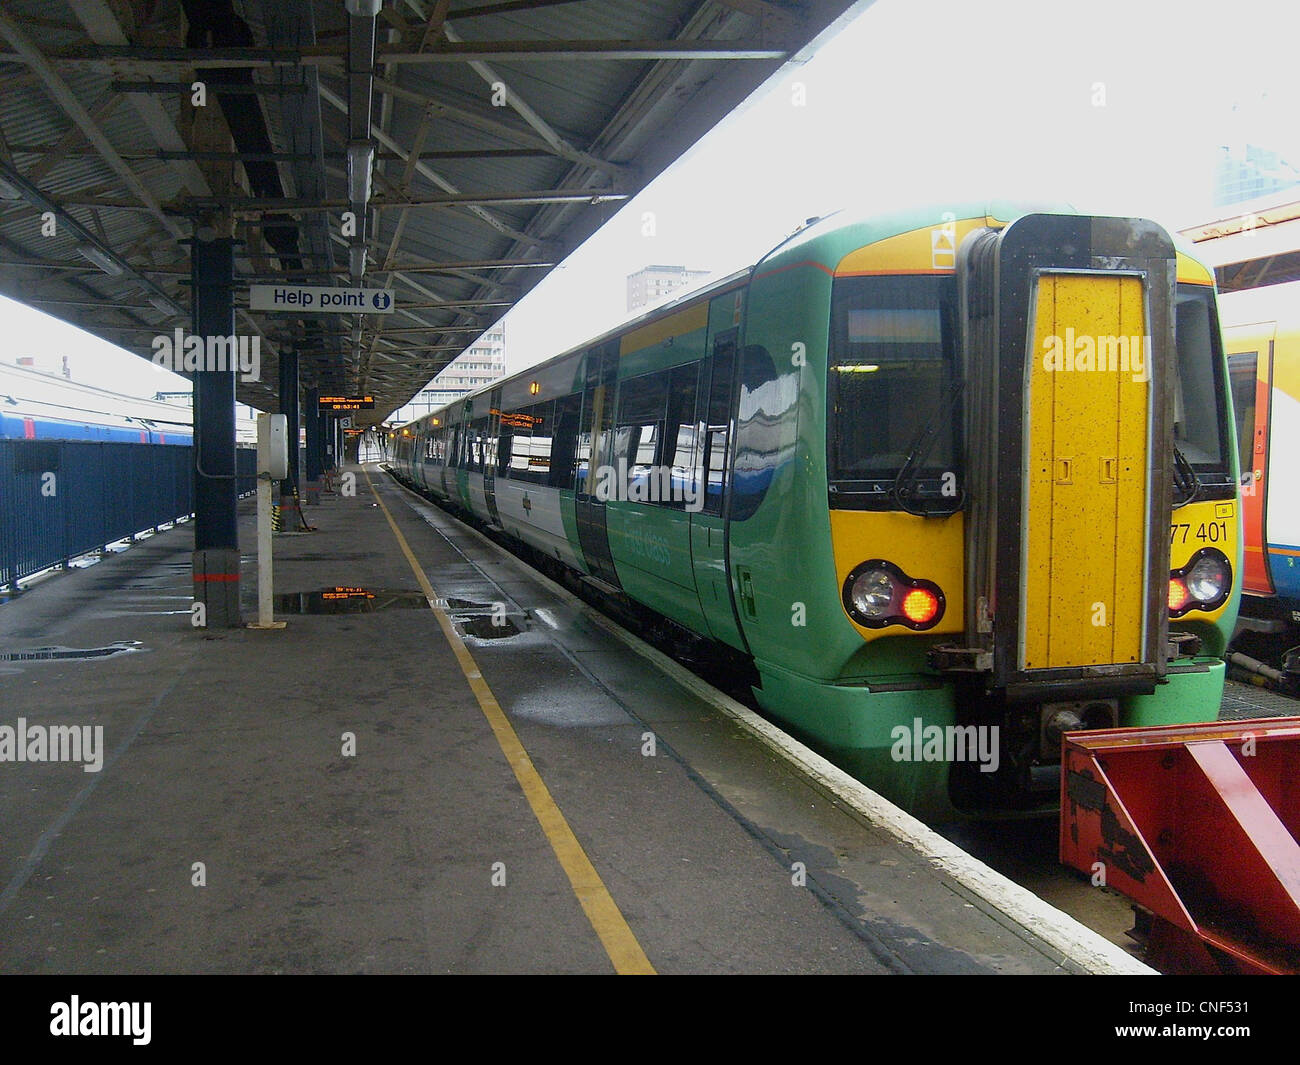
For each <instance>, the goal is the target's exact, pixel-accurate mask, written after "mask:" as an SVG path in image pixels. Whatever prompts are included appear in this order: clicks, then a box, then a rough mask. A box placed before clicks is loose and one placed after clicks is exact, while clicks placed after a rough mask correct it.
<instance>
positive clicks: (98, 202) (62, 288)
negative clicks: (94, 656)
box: [0, 0, 866, 421]
mask: <svg viewBox="0 0 1300 1065" xmlns="http://www.w3.org/2000/svg"><path fill="white" fill-rule="evenodd" d="M854 6H855V5H854V3H853V2H852V0H514V2H497V3H491V2H484V0H383V3H382V4H381V3H380V2H379V0H346V3H345V0H314V2H313V0H243V2H240V0H5V3H4V6H3V8H2V9H0V197H3V198H0V292H3V293H4V294H6V295H9V296H11V297H13V298H14V299H17V300H20V301H22V302H24V303H27V304H30V305H32V306H35V307H38V308H40V309H41V310H45V311H47V312H49V313H51V314H54V315H57V316H58V317H61V318H64V319H67V320H68V321H70V322H73V323H75V324H77V325H79V326H82V327H83V328H85V329H88V330H89V331H90V332H92V333H95V334H97V335H99V336H102V337H104V338H105V339H107V340H110V341H112V342H114V343H116V344H120V345H121V346H122V347H124V348H126V349H127V350H130V351H133V352H136V353H138V354H140V355H143V356H146V357H148V356H149V355H151V354H152V350H153V349H152V339H153V337H155V336H156V335H158V334H160V333H162V334H170V333H171V332H172V331H173V330H174V329H175V328H177V327H181V328H188V327H189V325H190V297H189V285H188V282H189V277H190V258H189V247H188V244H187V241H189V240H190V239H191V238H192V236H193V235H194V234H195V233H196V232H198V233H200V234H201V235H203V236H205V237H211V236H213V235H216V236H233V237H235V238H236V239H237V241H238V242H239V243H238V244H237V249H238V250H237V257H236V263H235V267H236V274H237V284H238V285H239V286H240V287H239V288H238V289H237V292H236V301H235V302H236V307H237V310H236V329H237V330H238V331H239V332H247V333H257V334H260V335H261V337H262V344H261V346H262V352H263V365H262V372H261V380H260V381H259V382H251V383H247V384H245V383H240V384H239V385H238V389H239V398H240V399H241V400H243V401H245V402H248V403H251V404H253V405H254V406H257V407H260V408H262V409H269V410H275V409H277V406H276V400H275V389H276V380H277V358H276V353H277V352H278V351H279V350H280V349H281V347H282V346H283V345H288V344H292V345H294V346H295V347H296V348H297V349H298V351H299V352H300V358H301V369H300V373H301V379H302V381H303V383H304V385H305V386H307V387H311V386H313V385H315V386H319V387H320V388H322V389H323V390H325V391H328V392H341V393H350V394H366V393H369V394H373V395H374V396H375V397H376V400H377V405H376V409H375V410H374V411H373V412H371V413H370V414H369V415H367V416H364V417H363V419H362V420H373V421H379V420H381V419H382V418H383V417H384V416H385V415H386V414H388V413H390V412H391V411H393V410H395V409H396V408H397V407H399V406H401V405H402V404H403V403H405V402H406V401H407V400H408V399H409V398H410V397H411V396H412V395H414V394H415V393H416V392H417V391H418V390H419V389H420V388H421V387H423V386H424V384H425V383H426V382H427V381H429V380H430V379H431V378H432V377H433V376H434V375H435V374H436V373H437V372H438V371H439V370H441V369H442V368H443V367H444V366H445V365H446V364H447V363H448V362H450V361H451V360H452V359H453V358H455V357H456V356H457V355H458V354H459V353H460V352H461V351H463V350H464V349H465V348H466V347H467V346H469V344H470V343H471V342H472V341H473V340H474V339H475V338H476V337H477V336H478V335H479V334H480V333H481V332H482V331H483V330H484V329H486V328H487V327H488V326H489V325H491V324H492V323H494V322H495V321H496V320H497V319H499V318H500V317H501V316H502V315H503V314H504V313H505V312H506V311H507V310H508V309H509V307H510V306H511V305H512V304H514V303H515V302H517V301H518V300H519V299H520V297H521V296H522V295H523V294H524V293H525V292H527V291H528V290H529V289H530V288H532V287H533V285H535V284H536V283H537V282H538V281H540V280H541V279H542V277H544V276H545V274H546V273H547V271H548V270H549V269H550V268H551V267H552V266H553V265H554V264H555V263H557V262H558V261H559V260H561V259H562V258H563V257H564V256H565V255H566V254H567V253H568V252H570V251H572V250H573V249H574V248H575V247H576V246H577V245H578V244H579V243H581V241H582V240H584V239H585V238H586V237H587V236H589V235H590V234H591V233H592V232H593V231H594V230H595V229H596V228H597V227H598V226H599V225H600V224H601V223H603V222H604V221H605V220H606V219H608V217H609V216H610V215H611V214H612V213H613V212H614V211H615V210H617V209H618V207H619V206H620V205H621V204H622V203H623V202H625V201H626V199H628V198H629V197H630V196H632V195H633V194H635V193H636V192H637V191H638V190H640V189H641V188H642V187H643V186H644V185H645V184H647V183H648V182H649V181H650V180H651V179H653V178H654V177H655V176H656V175H657V174H659V173H660V172H661V171H662V170H663V169H665V168H666V167H667V166H668V165H669V164H670V163H672V162H673V160H675V159H676V158H677V157H678V156H680V155H681V154H682V153H683V152H684V151H685V150H686V149H687V148H689V147H690V146H691V145H692V144H693V143H694V142H695V141H696V140H698V139H699V137H700V136H702V135H703V134H704V133H705V132H707V131H708V129H710V128H711V127H712V126H713V125H714V124H716V122H717V121H718V120H719V119H721V118H722V117H723V116H724V115H725V114H726V113H727V112H728V111H730V110H731V109H732V108H733V107H734V106H735V105H736V104H738V103H739V102H740V101H741V100H743V99H744V98H745V96H747V95H748V94H749V93H750V92H751V91H752V90H753V89H754V88H755V87H757V86H758V85H759V84H760V83H761V82H762V81H763V80H764V79H766V78H767V77H769V76H770V75H771V74H772V73H773V72H774V71H775V70H777V69H778V68H779V67H780V65H781V64H782V63H783V62H784V61H785V60H786V59H787V58H789V57H790V56H792V55H793V54H794V53H796V52H798V51H799V50H800V49H803V48H804V47H805V46H806V45H807V44H808V43H809V42H810V41H811V40H812V39H813V38H814V37H815V36H817V35H818V34H819V33H821V32H822V31H823V30H824V29H825V28H826V27H827V26H828V25H829V24H830V23H831V22H833V21H834V20H835V19H836V18H838V17H839V16H841V15H843V14H844V13H845V12H846V10H848V9H849V8H852V7H854ZM856 6H859V7H861V6H866V5H865V4H858V5H856ZM375 9H378V10H377V13H376V12H375ZM196 82H201V83H202V85H203V86H204V89H203V92H204V93H206V97H205V98H204V99H202V100H199V99H198V97H196V95H195V90H194V85H195V83H196ZM196 104H199V105H198V106H196ZM367 146H368V147H367ZM350 147H351V148H352V152H353V160H352V164H351V165H352V166H353V167H354V168H359V169H364V167H365V156H366V155H367V154H369V153H373V159H374V164H373V177H372V181H371V185H370V194H369V200H368V203H366V202H365V201H360V200H358V199H357V196H358V195H364V193H362V192H361V186H360V184H358V183H357V182H352V183H350V182H349V180H348V179H349V165H350V164H349V148H350ZM349 211H351V212H352V213H353V215H354V217H355V219H356V224H355V226H351V227H350V226H348V225H347V224H346V218H347V214H346V213H347V212H349ZM51 219H53V225H51ZM354 230H355V231H354ZM363 251H364V262H363V260H362V253H363ZM362 270H364V273H362ZM278 281H293V282H295V283H298V284H311V285H335V286H355V285H364V286H365V287H374V288H391V289H393V290H394V293H395V296H396V303H397V306H398V308H399V310H398V311H397V313H393V314H388V315H377V314H370V315H364V316H352V315H329V316H319V317H316V318H306V319H304V318H293V317H287V316H280V315H271V314H268V313H264V312H250V311H248V310H247V291H246V286H247V285H248V284H250V283H267V282H278Z"/></svg>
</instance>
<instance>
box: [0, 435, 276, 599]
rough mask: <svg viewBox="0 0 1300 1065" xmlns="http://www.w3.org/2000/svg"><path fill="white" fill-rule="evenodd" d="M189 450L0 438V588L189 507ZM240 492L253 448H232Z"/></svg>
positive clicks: (250, 472)
mask: <svg viewBox="0 0 1300 1065" xmlns="http://www.w3.org/2000/svg"><path fill="white" fill-rule="evenodd" d="M192 456H193V452H192V450H191V449H190V448H189V447H178V446H176V445H172V444H117V443H94V442H87V441H73V440H0V587H3V586H9V587H12V586H13V585H14V583H15V582H16V581H19V580H22V579H23V578H24V577H29V576H31V575H32V574H33V573H38V572H40V571H41V570H43V569H47V568H48V567H50V566H54V565H58V564H59V563H64V562H67V561H68V560H69V559H71V558H75V557H76V556H77V555H82V554H85V553H87V552H89V551H94V550H97V549H98V548H102V547H104V546H106V545H108V544H112V543H116V542H117V541H119V540H125V539H127V538H128V537H130V536H134V535H135V534H136V533H140V532H144V531H146V530H149V529H156V528H157V527H158V526H160V525H164V524H166V523H167V522H172V521H175V520H176V519H178V518H183V517H186V516H188V515H190V514H191V513H193V510H194V460H193V457H192ZM236 458H237V467H236V469H237V471H238V491H239V494H240V495H244V494H246V493H248V492H252V491H255V490H256V487H257V478H256V452H254V451H251V450H246V449H242V448H241V449H240V450H239V451H238V452H236Z"/></svg>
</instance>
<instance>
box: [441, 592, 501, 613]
mask: <svg viewBox="0 0 1300 1065" xmlns="http://www.w3.org/2000/svg"><path fill="white" fill-rule="evenodd" d="M438 605H439V606H440V607H442V609H443V610H463V611H472V610H491V609H492V604H491V603H476V602H475V601H474V600H473V599H457V598H456V597H455V596H450V595H449V596H448V597H447V598H446V599H439V600H438Z"/></svg>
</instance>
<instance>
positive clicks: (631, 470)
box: [393, 203, 1241, 819]
mask: <svg viewBox="0 0 1300 1065" xmlns="http://www.w3.org/2000/svg"><path fill="white" fill-rule="evenodd" d="M1230 410H1231V406H1230V400H1229V391H1228V378H1227V369H1226V364H1225V361H1224V355H1223V351H1222V345H1221V341H1220V334H1219V325H1218V318H1217V313H1216V307H1215V292H1214V285H1213V275H1212V273H1211V271H1210V270H1209V269H1208V268H1207V267H1206V266H1205V265H1204V264H1203V263H1201V262H1199V261H1197V260H1196V259H1195V258H1194V257H1193V256H1191V255H1190V254H1188V253H1187V252H1186V251H1184V250H1181V249H1180V248H1177V247H1175V245H1174V243H1173V242H1172V240H1171V238H1170V237H1169V235H1168V234H1167V233H1166V232H1165V231H1164V230H1163V229H1161V228H1160V227H1159V226H1157V225H1155V224H1154V223H1151V222H1149V221H1145V220H1141V219H1131V218H1106V217H1089V216H1083V215H1079V214H1075V213H1071V212H1070V211H1069V210H1068V209H1061V208H1053V209H1051V210H1050V211H1039V210H1035V209H1033V208H1031V207H1028V206H1024V205H1021V206H1017V205H1012V204H1001V203H993V204H983V203H981V204H966V205H962V206H955V205H954V206H949V207H947V208H946V209H943V208H941V209H934V210H924V209H918V210H915V211H912V212H909V213H899V214H892V215H887V216H883V217H872V218H865V219H862V220H852V219H846V218H845V217H844V216H842V215H837V216H834V217H832V218H829V219H824V220H822V221H820V222H817V223H815V224H812V225H810V226H808V227H806V228H804V229H802V230H800V231H799V232H797V233H796V234H794V235H793V236H792V237H790V238H789V239H788V240H786V241H785V242H784V243H783V244H781V245H780V246H779V247H778V248H776V249H775V250H774V251H772V252H771V253H770V254H768V255H767V256H766V257H764V259H763V260H762V261H761V262H759V263H758V264H757V265H756V266H754V267H753V268H752V269H749V270H746V271H743V272H741V273H738V274H735V275H732V276H731V277H728V278H725V279H723V280H721V281H718V282H717V283H715V284H713V285H710V286H709V287H707V288H704V289H701V290H699V291H696V292H693V293H691V294H689V295H686V296H683V297H682V298H680V299H678V300H676V301H674V302H673V303H671V304H669V305H667V306H665V307H663V308H661V309H658V310H654V311H652V312H650V313H648V314H645V315H643V316H642V317H640V318H638V319H636V320H634V321H632V322H630V323H628V324H627V325H625V326H623V327H621V328H619V329H617V330H615V331H613V332H610V333H608V334H606V335H604V336H601V337H599V338H597V339H595V340H593V341H592V342H590V343H588V344H584V345H582V346H581V347H578V348H576V349H574V350H572V351H569V352H567V353H565V354H563V355H560V356H558V357H556V358H553V359H551V360H549V361H548V362H545V363H542V364H541V365H538V366H535V367H533V368H532V369H529V370H527V371H525V372H524V373H522V374H518V375H516V376H514V377H510V378H508V379H506V380H504V381H501V382H499V383H497V384H495V385H494V386H492V387H491V388H488V389H484V390H483V391H480V392H477V393H474V394H471V395H470V396H468V397H466V398H465V399H463V400H461V401H457V402H456V403H454V404H452V405H451V406H449V407H446V408H444V409H443V410H441V411H437V412H434V413H432V414H431V415H429V416H428V417H425V418H423V419H421V420H419V421H417V422H414V423H412V424H410V425H408V426H406V427H405V428H403V429H401V430H400V432H398V433H397V434H396V436H395V439H394V444H395V447H394V451H393V459H394V461H393V468H394V470H395V472H396V473H397V474H398V475H399V476H400V477H401V478H402V479H403V480H405V481H406V482H408V483H409V484H411V485H412V486H414V487H416V488H418V489H420V490H423V491H424V492H427V493H429V494H430V495H432V496H434V497H435V498H437V499H439V500H442V501H444V502H447V503H450V504H452V505H454V506H455V507H458V508H460V509H461V510H463V511H467V512H469V513H471V514H473V515H474V516H475V517H476V518H478V519H480V520H481V521H482V522H484V523H486V524H487V525H489V526H493V527H496V528H497V529H499V530H501V531H503V533H504V535H506V536H508V537H511V538H514V539H516V540H518V541H521V542H522V543H524V544H527V545H529V546H530V547H531V548H532V549H533V551H535V552H537V553H539V554H540V555H542V556H545V557H546V558H548V559H553V560H554V564H556V565H561V566H564V567H566V568H568V569H570V570H572V571H574V572H575V573H576V574H579V575H581V578H582V579H583V580H584V581H586V582H587V583H589V584H591V585H592V586H594V587H596V588H598V589H600V590H601V591H603V592H605V593H606V594H608V595H611V596H620V597H625V598H626V599H629V600H632V601H634V602H636V603H638V604H641V605H642V606H643V607H645V608H648V609H650V610H652V611H654V612H656V613H657V614H659V615H662V616H663V617H666V618H668V619H671V621H673V622H675V623H677V624H678V625H680V626H682V627H684V628H685V629H688V630H691V632H693V633H695V634H697V635H698V636H699V637H701V638H703V639H705V640H710V641H716V642H717V643H719V644H725V645H727V646H728V647H729V648H731V649H734V651H735V652H738V653H739V654H740V655H743V656H744V657H745V659H747V660H748V661H749V662H752V665H753V669H754V671H755V674H754V675H755V676H756V677H757V682H756V684H755V686H754V695H755V697H756V698H757V700H758V703H759V704H760V705H761V706H762V707H763V709H764V710H765V711H766V712H767V713H769V714H770V715H771V716H772V717H774V718H776V719H778V720H780V721H781V722H783V723H784V724H785V725H786V726H787V727H788V728H790V729H791V730H792V731H793V732H795V733H796V734H798V735H800V736H801V737H803V738H804V739H807V740H808V741H810V742H812V743H813V744H814V745H815V746H816V747H818V748H819V749H821V750H822V751H823V752H824V753H826V754H827V755H828V756H829V757H831V758H833V759H834V760H836V761H837V762H839V763H840V764H841V765H843V766H844V767H845V768H847V769H848V770H849V771H850V772H852V773H853V774H854V775H856V776H857V777H859V778H860V779H862V780H863V781H865V782H866V783H867V784H868V785H870V786H871V787H873V788H874V789H876V790H878V791H879V792H881V793H882V794H884V795H885V796H887V797H888V798H890V799H892V800H893V801H894V802H896V803H898V804H899V805H901V806H903V807H904V808H906V809H908V810H911V811H913V812H914V813H917V814H918V815H919V816H923V817H927V818H930V819H942V818H947V817H951V816H953V814H954V813H955V812H960V813H963V814H989V813H994V812H999V813H1000V812H1005V811H1027V810H1034V809H1041V808H1045V807H1050V806H1052V805H1054V804H1055V802H1056V796H1057V793H1058V792H1057V789H1058V779H1059V757H1060V754H1059V751H1060V735H1061V733H1062V732H1064V731H1068V730H1072V729H1080V728H1098V727H1111V726H1114V725H1116V724H1118V725H1151V724H1161V723H1172V722H1191V721H1200V720H1212V719H1214V718H1215V717H1216V716H1217V713H1218V708H1219V703H1220V700H1221V696H1222V689H1223V678H1224V663H1223V660H1222V655H1223V653H1224V649H1225V647H1226V644H1227V641H1228V638H1229V636H1230V635H1231V632H1232V627H1233V623H1234V620H1235V616H1236V612H1237V604H1238V586H1239V584H1240V581H1239V574H1240V573H1241V547H1240V544H1241V535H1240V506H1239V500H1238V481H1237V476H1238V471H1237V468H1236V463H1237V450H1236V446H1235V439H1234V430H1233V426H1232V420H1231V418H1230V414H1229V412H1230Z"/></svg>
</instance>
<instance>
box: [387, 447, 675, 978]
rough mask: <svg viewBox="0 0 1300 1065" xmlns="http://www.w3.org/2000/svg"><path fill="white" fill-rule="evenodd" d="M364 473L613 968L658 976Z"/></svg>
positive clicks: (622, 971)
mask: <svg viewBox="0 0 1300 1065" xmlns="http://www.w3.org/2000/svg"><path fill="white" fill-rule="evenodd" d="M362 473H363V474H364V475H365V478H366V484H368V485H369V486H370V491H371V492H372V493H373V494H374V497H375V501H376V502H377V503H378V504H379V509H380V510H381V511H382V512H383V515H384V517H385V518H386V519H388V525H389V528H391V529H392V530H393V535H394V536H395V537H396V538H397V545H398V546H399V547H400V548H401V549H402V554H404V555H405V556H406V561H407V562H408V563H409V564H410V566H411V571H412V572H413V573H414V574H415V579H416V580H417V581H419V582H420V589H421V591H423V592H424V597H425V598H426V599H427V600H428V601H429V609H430V610H432V611H433V614H434V617H436V618H437V619H438V626H439V627H440V628H441V629H442V632H443V635H444V636H446V637H447V642H448V643H449V644H450V645H451V649H452V651H453V652H454V653H455V655H456V661H457V662H458V663H459V664H460V669H461V672H462V673H464V674H465V679H466V681H468V682H469V686H470V690H471V691H473V693H474V698H476V699H477V700H478V705H479V708H480V709H481V710H482V711H483V716H484V717H486V718H487V721H488V724H489V725H490V726H491V728H492V733H493V735H495V736H496V739H497V743H498V744H499V745H500V747H501V753H502V754H504V755H505V756H506V761H507V762H509V763H510V768H511V769H512V770H514V774H515V779H516V780H518V781H519V786H520V788H522V789H523V792H524V797H525V798H527V799H528V805H529V806H531V807H532V810H533V814H534V816H536V818H537V822H538V824H540V825H541V826H542V831H543V832H544V833H546V839H547V841H548V842H549V843H550V844H551V849H552V850H553V851H555V857H556V858H558V859H559V862H560V866H561V867H562V868H563V869H564V874H565V876H567V877H568V878H569V883H570V884H571V885H572V886H573V893H574V894H575V895H576V896H577V897H578V902H579V903H580V904H581V905H582V909H583V912H585V913H586V915H587V920H589V921H590V922H591V927H592V928H593V929H594V930H595V932H596V935H597V936H599V937H600V942H601V946H603V947H604V948H605V953H606V954H608V955H609V960H610V961H611V962H613V964H614V970H615V972H617V973H619V974H620V975H635V974H650V975H653V974H654V972H655V969H654V966H653V965H651V964H650V959H649V958H647V957H646V955H645V951H643V950H642V949H641V944H640V943H638V942H637V938H636V936H635V935H633V934H632V929H631V928H629V927H628V924H627V921H626V920H624V918H623V914H622V913H621V912H620V911H619V908H618V905H617V904H616V903H615V902H614V899H613V897H612V896H611V895H610V893H609V890H608V889H607V888H606V887H605V883H604V881H603V880H601V879H600V874H599V873H598V872H596V867H595V866H594V865H592V864H591V859H590V858H588V857H587V852H586V851H584V850H583V849H582V844H581V843H579V842H578V837H577V836H575V835H574V834H573V829H571V828H570V827H569V822H568V821H566V820H565V819H564V814H562V813H561V812H560V808H559V807H558V806H556V804H555V800H554V799H553V798H551V793H550V790H549V789H548V788H547V787H546V784H545V782H544V781H543V780H542V778H541V775H540V774H539V773H538V772H537V769H536V767H535V766H534V765H533V761H532V759H531V758H529V757H528V752H527V751H526V750H524V745H523V744H522V743H520V742H519V737H518V736H517V735H516V734H515V730H514V728H513V727H512V726H511V724H510V721H509V719H508V718H507V717H506V714H505V711H504V710H502V709H501V704H500V703H498V702H497V699H496V696H495V695H493V694H492V689H491V688H489V687H488V684H487V681H485V680H484V679H483V674H482V673H481V672H480V671H479V668H478V663H476V662H475V661H474V656H473V655H471V654H470V652H469V648H468V647H466V646H465V641H464V640H462V639H461V638H460V634H459V633H457V632H456V629H455V627H454V626H453V625H452V623H451V618H450V617H448V615H447V612H446V611H445V610H443V609H442V607H440V606H439V605H438V594H437V593H436V592H435V591H434V590H433V585H432V584H430V583H429V578H428V577H426V576H425V575H424V570H423V569H421V568H420V564H419V562H417V561H416V559H415V555H414V554H413V553H412V552H411V548H410V545H409V544H407V542H406V537H404V536H403V535H402V532H401V530H400V529H398V527H397V522H395V521H394V520H393V515H392V514H391V513H389V510H388V508H387V507H386V506H384V501H383V500H382V499H380V498H379V492H378V491H377V490H376V489H375V486H374V483H373V482H372V481H371V480H370V473H369V471H367V470H366V469H365V467H362Z"/></svg>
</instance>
